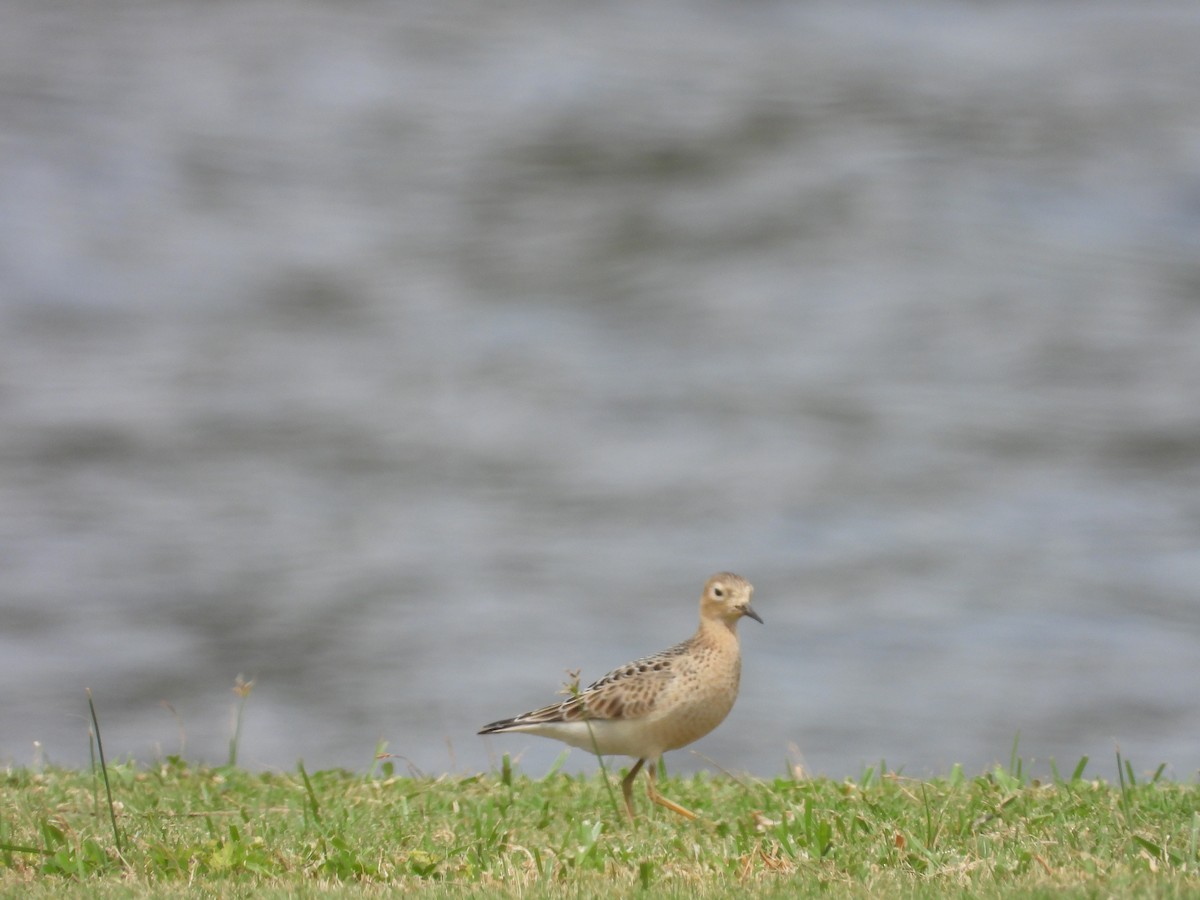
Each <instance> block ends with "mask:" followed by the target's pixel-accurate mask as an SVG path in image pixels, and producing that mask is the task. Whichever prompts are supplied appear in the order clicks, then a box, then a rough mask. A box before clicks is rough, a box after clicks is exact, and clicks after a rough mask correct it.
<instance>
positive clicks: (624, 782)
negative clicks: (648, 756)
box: [621, 759, 653, 822]
mask: <svg viewBox="0 0 1200 900" xmlns="http://www.w3.org/2000/svg"><path fill="white" fill-rule="evenodd" d="M645 764H646V760H644V759H639V760H638V761H637V762H636V763H634V764H633V768H632V769H630V770H629V774H628V775H626V776H625V777H624V778H622V779H621V793H622V794H624V795H625V810H626V812H628V813H629V820H630V821H631V822H632V821H633V819H634V814H633V779H635V778H637V774H638V772H640V771H642V766H643V765H645ZM651 770H653V767H651ZM651 796H653V794H651Z"/></svg>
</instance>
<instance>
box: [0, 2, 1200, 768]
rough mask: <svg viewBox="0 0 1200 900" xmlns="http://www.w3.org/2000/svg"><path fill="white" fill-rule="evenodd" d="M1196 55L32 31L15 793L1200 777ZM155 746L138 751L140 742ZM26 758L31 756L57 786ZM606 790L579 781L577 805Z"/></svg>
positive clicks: (5, 644) (850, 37) (1080, 7)
mask: <svg viewBox="0 0 1200 900" xmlns="http://www.w3.org/2000/svg"><path fill="white" fill-rule="evenodd" d="M1197 46H1200V10H1198V9H1197V7H1196V6H1195V5H1194V4H1191V3H1187V4H1183V3H1181V4H1171V3H1162V4H1155V5H1154V8H1153V11H1146V10H1144V9H1143V8H1142V7H1133V6H1129V5H1127V4H1105V3H1054V4H1045V3H993V4H983V5H981V4H971V3H951V2H945V3H942V2H920V3H916V4H888V3H882V2H879V3H853V4H841V3H812V4H809V3H805V4H793V3H777V2H766V3H755V4H745V3H723V2H713V3H703V4H693V3H683V2H672V0H668V2H665V3H655V4H641V3H616V4H602V5H596V4H591V5H587V6H569V7H567V8H564V7H563V5H561V4H547V3H533V2H523V3H508V4H495V3H492V2H479V3H470V2H463V0H453V2H449V3H439V4H416V3H412V4H410V3H391V2H383V0H375V2H370V0H368V2H363V3H356V4H352V5H346V4H343V3H334V2H325V3H322V2H311V0H310V2H300V3H292V2H288V3H283V2H275V0H247V2H243V3H238V4H215V5H214V4H211V3H200V2H184V0H163V2H157V3H154V4H133V5H130V4H118V3H112V2H97V3H88V4H52V3H44V2H41V0H23V2H16V3H13V4H10V5H9V8H8V10H7V11H6V13H5V26H4V28H3V29H2V30H0V571H2V573H3V574H2V577H0V679H2V683H3V686H4V689H3V691H2V692H0V763H3V762H7V763H13V764H17V765H24V764H28V763H30V762H32V761H35V760H38V759H48V760H50V761H53V762H59V763H64V764H79V763H82V762H85V761H86V760H87V758H88V749H87V748H88V737H87V722H86V719H85V716H86V703H85V699H84V688H85V687H90V688H91V689H92V691H93V692H94V695H95V697H96V701H97V705H98V709H99V712H100V715H101V722H102V725H103V729H104V738H105V744H106V749H107V750H108V752H109V753H110V755H113V756H132V757H134V758H136V759H138V760H141V761H151V760H153V759H155V758H156V757H158V756H161V755H166V754H172V753H179V752H182V753H183V754H184V755H185V756H187V757H189V758H193V759H204V760H209V761H214V762H220V761H223V760H224V759H225V756H226V753H227V742H228V740H229V737H230V734H231V711H232V709H233V706H234V703H235V701H236V697H235V696H234V694H233V693H232V692H231V688H232V686H233V683H234V679H235V678H236V677H237V676H238V675H239V674H242V675H244V676H246V677H247V678H254V679H255V687H254V690H253V693H252V694H251V696H250V698H249V700H248V703H247V707H246V712H245V723H244V732H243V735H242V741H241V748H240V751H241V752H240V761H241V762H242V763H244V764H246V765H248V766H252V767H282V768H288V767H291V766H293V765H295V762H296V760H297V759H299V758H303V759H304V760H305V762H306V765H307V766H308V767H309V768H315V767H325V766H348V767H353V768H358V769H365V768H366V767H367V766H368V765H369V764H370V762H371V757H372V754H373V752H374V749H375V746H376V742H377V741H379V740H386V741H387V742H388V749H389V750H390V752H392V753H394V754H397V755H398V756H402V757H403V758H404V759H405V760H406V761H408V762H409V763H410V764H411V765H412V766H414V767H416V768H418V769H420V770H421V771H425V772H443V771H471V770H478V769H481V768H484V767H486V766H488V765H489V763H490V761H491V760H494V759H495V758H497V756H498V755H499V754H500V753H503V752H512V753H514V754H521V759H522V765H523V766H524V767H525V768H526V769H527V770H528V771H530V772H531V773H533V774H537V773H539V772H541V771H544V769H545V768H546V767H548V766H549V765H550V764H551V762H552V761H553V760H554V758H555V757H556V756H557V754H558V752H559V747H558V746H557V745H555V744H553V743H551V742H543V741H539V740H538V739H536V738H520V737H509V738H495V739H489V740H488V741H486V742H485V741H484V740H483V739H482V738H478V737H476V736H475V731H476V730H477V728H478V727H479V726H480V725H481V724H483V723H485V722H488V721H491V720H493V719H496V718H500V717H503V716H506V715H512V714H515V713H518V712H521V711H523V710H525V709H529V708H532V707H534V706H538V705H541V704H543V703H546V702H549V701H550V700H552V699H553V698H554V696H555V691H556V690H557V688H558V686H559V685H560V684H561V683H562V681H563V680H564V679H565V677H566V676H565V671H566V670H568V669H582V677H583V678H584V679H585V680H587V679H590V678H594V677H597V676H599V675H601V674H603V673H604V672H605V671H607V669H609V668H611V667H612V666H614V665H617V664H619V663H622V662H624V661H626V660H628V659H631V658H633V657H636V656H640V655H644V654H646V653H649V652H652V651H655V650H657V649H660V648H661V647H664V646H666V645H668V644H670V643H673V642H675V641H677V640H680V639H682V638H684V637H686V636H687V635H688V634H690V632H691V630H692V628H693V627H694V623H695V616H696V602H697V599H698V596H699V592H700V588H701V586H702V584H703V582H704V580H705V578H706V577H707V576H708V575H709V574H710V573H712V572H714V571H717V570H720V569H732V570H734V571H737V572H739V573H741V574H743V575H744V576H746V577H747V578H749V579H750V580H751V581H753V582H754V583H755V585H756V587H757V591H756V595H755V606H756V608H757V609H758V611H759V612H760V613H761V614H762V616H763V618H764V619H765V620H766V623H767V624H766V626H765V627H760V626H758V625H756V624H755V623H753V622H747V623H745V625H744V626H743V628H742V633H743V645H744V650H745V666H744V672H743V688H742V696H741V699H740V701H739V703H738V705H737V706H736V708H735V709H734V712H733V713H732V715H731V717H730V720H729V721H728V722H727V723H726V724H725V725H724V726H723V727H722V728H721V729H718V731H717V732H715V733H714V734H713V735H712V736H710V737H709V738H707V739H705V740H704V741H702V742H700V743H699V744H698V745H697V746H696V749H697V750H698V751H700V752H701V753H703V754H704V757H701V756H698V755H694V754H691V753H689V752H687V751H680V752H677V753H675V754H673V757H672V759H671V760H670V764H671V765H672V766H674V767H675V768H679V769H697V768H711V767H713V766H718V765H719V766H721V767H724V768H727V769H731V770H744V771H750V772H753V773H756V774H759V775H764V776H767V775H772V774H776V773H781V772H783V771H784V768H785V766H787V765H789V760H790V761H791V762H793V763H794V762H802V763H803V764H804V765H805V766H806V767H807V768H808V769H809V770H810V771H814V772H817V773H822V774H826V775H831V776H843V775H852V774H857V773H858V772H859V771H860V770H861V768H862V767H863V766H866V765H872V764H875V763H877V762H878V761H879V760H880V759H885V760H886V761H887V763H888V765H890V766H894V767H903V768H904V770H905V771H907V772H910V773H914V774H915V773H928V772H934V773H936V772H945V771H947V770H948V769H949V767H950V766H952V765H953V764H955V763H962V764H963V765H964V766H965V767H966V768H967V769H968V770H969V771H970V770H980V769H982V768H984V767H986V766H988V765H989V764H991V763H992V762H994V761H997V760H1000V761H1005V762H1007V760H1008V756H1009V752H1010V749H1011V746H1012V742H1013V739H1014V736H1015V735H1017V734H1018V733H1019V735H1020V752H1021V754H1022V755H1023V756H1025V757H1026V758H1027V759H1031V758H1032V759H1037V760H1040V761H1042V763H1041V764H1043V765H1044V764H1045V761H1046V760H1048V759H1049V758H1051V757H1054V758H1056V759H1057V760H1058V761H1059V764H1060V766H1063V767H1071V766H1073V765H1074V764H1075V762H1076V761H1077V760H1078V759H1079V757H1080V756H1082V755H1085V754H1087V755H1090V756H1091V757H1092V758H1093V760H1095V762H1094V763H1093V768H1092V771H1095V772H1097V773H1098V774H1112V772H1111V769H1112V765H1113V763H1112V760H1113V753H1114V750H1115V748H1116V747H1117V746H1120V748H1121V751H1122V753H1123V754H1124V755H1126V756H1127V757H1129V758H1131V759H1132V760H1133V761H1134V764H1135V766H1136V767H1138V768H1140V769H1147V768H1152V767H1154V766H1156V765H1157V764H1158V763H1160V762H1166V763H1168V765H1169V771H1170V772H1171V773H1172V774H1173V775H1175V776H1176V777H1181V778H1185V777H1192V776H1193V775H1194V774H1195V772H1196V770H1197V768H1198V767H1200V741H1198V740H1197V738H1198V736H1200V666H1198V663H1197V660H1198V659H1200V652H1198V650H1200V648H1198V643H1200V596H1198V585H1200V92H1198V91H1197V90H1196V85H1197V84H1200V54H1197V53H1196V49H1195V48H1196V47H1197ZM164 703H165V704H169V708H168V706H166V705H164ZM35 742H36V744H35ZM568 765H569V766H570V767H573V768H575V769H586V768H590V767H592V766H593V765H594V763H593V762H592V761H591V760H589V759H588V757H587V755H586V754H582V753H581V752H579V751H575V752H574V755H573V756H572V758H571V761H570V762H569V764H568Z"/></svg>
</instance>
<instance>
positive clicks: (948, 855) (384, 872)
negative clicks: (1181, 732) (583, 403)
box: [0, 753, 1200, 897]
mask: <svg viewBox="0 0 1200 900" xmlns="http://www.w3.org/2000/svg"><path fill="white" fill-rule="evenodd" d="M1086 767H1087V761H1086V760H1083V761H1081V763H1080V764H1079V765H1078V766H1076V767H1075V769H1074V771H1073V772H1072V773H1071V774H1070V775H1067V776H1062V775H1060V774H1059V773H1057V771H1056V772H1055V775H1054V777H1053V779H1052V780H1050V781H1048V782H1046V783H1038V782H1037V781H1034V780H1031V779H1029V778H1027V777H1026V776H1025V775H1024V774H1023V771H1022V769H1023V766H1022V764H1021V761H1020V759H1019V758H1016V757H1015V753H1014V759H1013V760H1012V761H1011V762H1010V764H1009V765H1008V766H1007V767H997V768H995V769H994V770H993V771H991V772H988V773H985V774H983V775H980V776H978V777H967V776H965V775H964V774H963V773H962V772H961V771H960V770H957V769H956V770H955V771H953V772H952V773H951V774H950V776H949V777H947V778H940V779H932V780H914V779H910V778H906V777H902V776H900V775H898V774H896V773H893V772H888V771H886V770H884V769H883V767H882V766H881V767H880V768H879V769H872V770H868V771H865V772H864V773H863V774H862V776H861V777H860V778H858V779H856V780H847V781H834V780H829V779H822V778H815V779H797V778H791V777H781V778H777V779H775V780H772V781H759V780H753V779H736V780H735V779H732V778H729V777H726V776H719V777H717V776H709V775H697V776H692V777H686V778H678V777H676V778H665V779H663V781H662V782H661V783H660V789H661V790H662V791H663V792H664V793H665V794H666V795H667V796H670V797H671V798H672V799H674V800H677V801H678V802H680V803H683V804H684V805H686V806H688V807H689V808H691V809H693V810H696V811H697V812H699V813H700V814H701V815H702V816H703V818H702V819H701V820H700V821H698V822H688V821H686V820H684V819H682V818H680V817H678V816H676V815H674V814H672V813H670V812H669V811H666V810H662V809H659V808H657V807H653V806H652V805H651V804H650V803H649V801H648V799H647V798H646V797H645V795H644V793H643V791H644V788H641V787H640V785H639V790H638V791H637V800H638V810H639V814H640V818H639V819H638V821H636V822H634V823H630V822H628V821H626V820H625V818H624V815H623V811H622V810H618V809H616V808H615V807H616V804H614V803H613V802H612V795H611V793H610V791H611V785H609V784H608V783H607V782H606V780H605V778H604V776H602V775H601V774H596V775H590V776H571V775H567V774H563V773H561V772H559V771H557V766H556V767H555V770H553V771H552V773H551V774H549V775H548V776H546V777H543V778H541V779H534V778H530V777H528V776H526V775H524V774H521V773H519V772H517V771H514V769H513V767H512V765H511V762H510V761H509V760H508V759H507V758H505V760H504V762H503V764H502V767H501V769H500V771H498V772H494V773H488V774H480V775H471V776H468V777H462V776H442V777H439V778H427V777H405V776H401V775H397V773H396V772H395V771H394V769H393V768H392V764H391V763H390V762H384V763H383V764H382V765H377V767H376V769H375V770H373V771H372V772H370V773H367V774H363V773H352V772H346V771H341V770H334V771H321V772H308V771H306V769H305V768H304V766H303V765H300V766H298V767H297V769H296V771H294V772H265V773H252V772H247V771H244V770H242V769H239V768H236V767H235V766H220V767H206V766H198V765H192V764H189V763H188V762H186V761H185V760H183V759H181V758H179V757H170V758H168V759H166V760H164V761H161V762H158V763H156V764H154V765H151V766H148V767H146V766H138V765H135V764H134V763H133V762H130V761H125V762H120V763H116V764H112V763H109V764H108V765H107V766H105V767H103V768H104V769H105V771H106V773H107V776H108V781H109V787H110V789H111V792H112V797H113V803H112V804H111V806H110V805H109V803H108V801H107V799H106V795H105V786H104V781H103V778H102V775H103V774H104V773H101V772H99V771H96V772H92V771H76V770H67V769H58V768H47V769H44V770H41V771H36V770H32V769H22V768H12V769H8V770H0V894H3V895H6V896H15V895H18V894H19V895H21V896H24V897H29V896H32V897H39V896H43V897H49V896H54V897H59V896H64V895H66V896H80V897H82V896H88V897H125V896H137V895H149V894H153V895H154V896H167V897H171V896H221V897H227V896H249V895H254V896H256V897H257V896H266V897H272V896H277V897H284V896H289V897H290V896H306V895H314V894H317V893H321V894H325V893H330V892H332V893H343V894H353V895H366V896H375V895H383V894H389V893H394V892H397V891H404V892H408V891H412V892H419V893H422V894H427V895H430V896H439V897H440V896H462V895H468V894H483V893H487V894H489V895H491V894H497V893H500V894H507V895H510V896H529V897H562V896H570V897H576V896H598V895H602V894H603V895H606V896H607V895H612V894H614V893H617V894H619V895H623V896H630V895H634V894H637V895H639V896H646V897H684V896H686V897H693V896H701V897H704V896H729V895H731V894H734V893H735V892H747V891H750V892H754V893H756V894H759V895H765V896H788V897H793V896H817V895H820V896H823V897H867V896H877V895H884V896H900V897H909V896H918V895H919V896H922V897H925V896H934V897H936V896H953V897H961V896H982V897H991V896H1010V895H1020V896H1033V897H1051V896H1054V897H1059V896H1064V895H1065V896H1079V897H1104V896H1155V897H1185V896H1187V897H1194V896H1197V895H1200V855H1198V846H1197V845H1198V841H1200V812H1198V810H1200V786H1198V785H1197V784H1195V783H1189V784H1181V783H1177V782H1172V781H1167V780H1164V779H1163V778H1162V777H1161V775H1162V769H1161V767H1160V769H1159V770H1158V771H1157V772H1156V773H1153V774H1152V775H1151V776H1149V777H1143V778H1141V779H1139V778H1137V777H1136V775H1135V770H1134V768H1133V766H1131V765H1129V764H1128V762H1127V761H1126V760H1122V759H1121V758H1120V756H1119V755H1118V758H1117V770H1116V774H1117V779H1116V781H1115V782H1114V781H1108V780H1103V779H1099V778H1092V777H1088V776H1087V775H1086V774H1085V772H1086ZM611 777H614V778H615V777H619V775H618V773H612V776H611ZM110 814H111V816H112V818H111V820H110ZM118 841H119V842H120V844H119V849H118Z"/></svg>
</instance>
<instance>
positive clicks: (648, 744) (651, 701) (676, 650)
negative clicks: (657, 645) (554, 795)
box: [479, 572, 762, 820]
mask: <svg viewBox="0 0 1200 900" xmlns="http://www.w3.org/2000/svg"><path fill="white" fill-rule="evenodd" d="M753 593H754V587H753V585H751V584H750V582H748V581H746V579H744V578H742V577H741V576H740V575H735V574H733V573H732V572H718V573H717V574H716V575H713V576H712V577H711V578H709V579H708V582H707V583H706V584H705V585H704V591H703V593H702V594H701V595H700V627H699V628H698V629H697V630H696V633H695V634H693V635H692V636H691V637H690V638H688V639H687V640H685V641H682V642H680V643H678V644H676V645H675V646H673V647H669V648H668V649H666V650H663V651H662V652H660V653H655V654H654V655H652V656H646V657H643V658H641V659H638V660H634V661H633V662H631V663H627V664H626V665H624V666H621V667H620V668H617V669H614V670H613V671H611V672H609V673H608V674H607V675H605V676H604V677H603V678H601V679H599V680H598V681H595V682H593V683H592V684H590V685H589V686H588V687H586V688H585V689H583V690H582V691H580V690H578V688H575V689H574V690H572V691H571V696H570V697H568V698H567V699H566V700H563V701H562V702H560V703H553V704H551V705H550V706H543V707H541V708H540V709H535V710H533V711H532V712H527V713H522V714H521V715H519V716H514V717H513V718H511V719H501V720H500V721H498V722H492V723H491V724H489V725H485V726H483V728H482V729H480V731H479V734H508V733H524V734H535V735H539V736H541V737H549V738H555V739H557V740H560V741H563V742H564V743H567V744H570V745H571V746H573V747H581V748H583V749H584V750H590V751H592V752H594V753H595V754H596V755H597V756H609V755H620V756H631V757H633V758H634V759H636V760H637V762H636V763H635V764H634V765H633V767H632V768H631V769H630V770H629V773H628V774H627V775H626V776H625V777H624V779H622V781H621V793H622V795H623V796H624V798H625V810H626V812H627V813H628V814H629V818H630V819H631V820H632V819H634V818H635V814H634V810H633V781H634V779H635V778H637V775H638V772H640V771H641V769H642V767H643V766H644V765H645V764H646V762H647V761H648V760H649V761H650V762H651V765H650V766H649V767H648V768H647V769H646V776H647V779H648V780H647V793H648V794H649V796H650V799H651V800H652V801H653V802H654V803H656V804H658V805H659V806H664V807H666V808H667V809H669V810H672V811H673V812H676V813H678V814H679V815H681V816H685V817H687V818H689V819H695V818H697V816H696V814H695V813H694V812H692V811H691V810H688V809H685V808H684V807H682V806H680V805H679V804H678V803H674V802H673V801H671V800H668V799H667V798H666V797H663V796H662V795H661V794H659V793H658V789H657V787H656V785H655V763H656V762H657V760H658V758H659V757H660V756H662V754H663V753H665V752H666V751H668V750H677V749H679V748H680V747H684V746H686V745H688V744H690V743H692V742H693V741H696V740H698V739H700V738H702V737H704V735H706V734H708V733H709V732H710V731H712V730H713V729H714V728H716V727H717V726H718V725H720V724H721V722H723V721H724V719H725V717H726V716H727V715H728V714H729V711H730V710H731V709H732V708H733V702H734V700H736V699H737V693H738V685H739V683H740V681H741V670H742V655H741V648H740V645H739V642H738V633H737V625H738V622H739V620H741V618H742V616H749V617H750V618H751V619H754V620H755V621H756V622H758V623H759V624H762V618H761V617H760V616H759V615H758V613H756V612H755V611H754V609H753V607H751V606H750V597H751V595H752V594H753Z"/></svg>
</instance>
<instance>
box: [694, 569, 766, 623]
mask: <svg viewBox="0 0 1200 900" xmlns="http://www.w3.org/2000/svg"><path fill="white" fill-rule="evenodd" d="M753 593H754V586H753V585H752V584H750V582H748V581H746V579H744V578H742V577H740V576H738V575H734V574H733V573H732V572H722V573H720V574H719V575H714V576H713V577H712V578H710V579H708V584H706V585H705V586H704V598H703V607H704V610H703V611H704V614H705V615H706V616H711V617H712V618H716V619H721V620H722V621H724V622H727V623H729V624H730V625H732V624H733V623H734V622H736V621H737V620H738V619H740V618H741V617H742V616H749V617H750V618H752V619H754V621H756V622H762V619H760V618H759V616H758V613H756V612H755V611H754V609H753V608H752V607H751V606H750V597H751V595H752V594H753Z"/></svg>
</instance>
